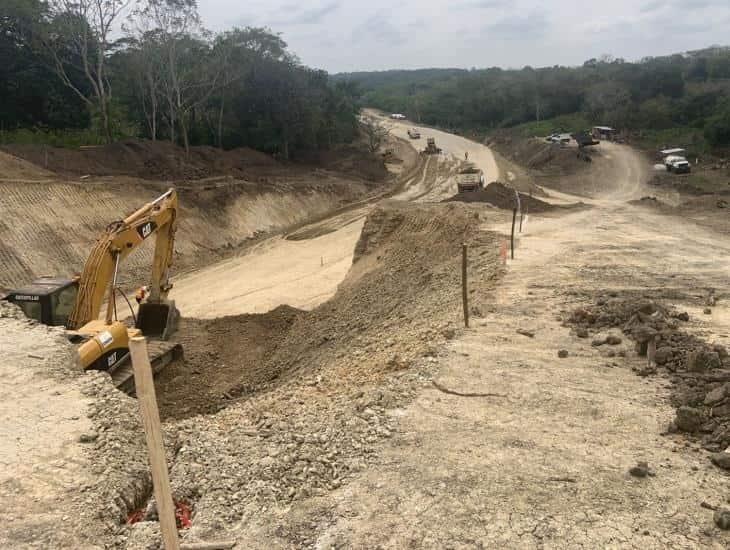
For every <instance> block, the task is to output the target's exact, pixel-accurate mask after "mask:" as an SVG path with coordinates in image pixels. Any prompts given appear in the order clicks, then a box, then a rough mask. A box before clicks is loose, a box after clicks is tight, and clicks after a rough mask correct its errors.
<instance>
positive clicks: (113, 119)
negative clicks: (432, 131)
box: [0, 0, 357, 158]
mask: <svg viewBox="0 0 730 550" xmlns="http://www.w3.org/2000/svg"><path fill="white" fill-rule="evenodd" d="M123 13H124V15H123ZM120 25H121V26H122V27H123V29H124V32H123V35H122V36H115V37H114V39H112V36H111V35H112V33H111V32H110V28H111V27H113V26H116V27H118V26H120ZM0 28H2V29H3V30H2V31H1V32H0V121H1V122H2V126H3V128H4V129H5V130H13V129H16V128H33V129H51V130H62V129H70V128H92V129H95V131H97V132H98V134H99V136H101V138H102V139H104V140H106V141H109V140H112V139H116V138H119V137H146V138H149V139H153V140H156V139H168V140H171V141H173V142H175V143H179V144H180V145H183V146H185V147H188V146H190V145H196V144H209V145H216V146H219V147H236V146H250V147H254V148H257V149H260V150H263V151H267V152H271V153H275V154H278V155H280V156H282V157H284V158H288V157H289V156H290V155H292V154H296V152H297V151H298V150H311V149H316V148H328V147H331V146H333V145H335V144H337V143H341V142H347V141H350V140H352V139H353V137H354V136H355V134H356V131H357V118H356V113H357V107H356V105H355V100H356V97H355V95H354V93H355V92H356V90H354V89H352V88H351V87H349V86H347V85H335V84H332V83H330V82H329V78H328V75H327V74H326V73H324V72H322V71H318V70H314V69H310V68H308V67H305V66H303V65H302V64H301V63H300V62H299V60H298V58H297V57H296V56H295V55H294V54H293V53H291V52H290V51H289V50H288V47H287V44H286V43H285V42H284V41H283V40H282V38H281V36H280V35H278V34H276V33H274V32H272V31H271V30H269V29H267V28H254V27H246V28H233V29H229V30H227V31H225V32H222V33H220V34H217V35H216V34H213V33H211V32H210V31H208V30H207V29H205V28H204V27H203V26H202V24H201V21H200V18H199V17H198V13H197V4H196V1H195V0H100V1H97V0H93V1H92V0H73V1H72V0H49V1H48V2H46V1H43V0H3V2H2V5H1V6H0Z"/></svg>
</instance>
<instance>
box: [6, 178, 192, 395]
mask: <svg viewBox="0 0 730 550" xmlns="http://www.w3.org/2000/svg"><path fill="white" fill-rule="evenodd" d="M177 211H178V199H177V192H176V191H175V189H173V188H171V189H169V190H168V191H166V192H165V193H163V194H162V195H160V196H159V197H157V198H156V199H155V200H153V201H152V202H149V203H147V204H145V205H144V206H143V207H141V208H139V209H138V210H136V211H135V212H133V213H132V214H130V215H129V216H127V217H126V218H124V219H123V220H119V221H115V222H113V223H111V224H109V225H108V226H107V228H106V231H105V232H104V233H103V234H102V235H101V236H100V237H99V239H97V241H96V244H95V245H94V247H93V249H92V251H91V254H89V257H88V258H87V260H86V263H85V264H84V268H83V271H82V272H81V274H80V275H79V276H77V277H74V278H71V279H69V278H62V277H41V278H39V279H36V280H35V281H33V282H32V283H30V284H28V285H25V286H23V287H21V288H18V289H16V290H12V291H10V292H9V293H8V294H7V295H6V296H5V297H4V299H5V300H7V301H9V302H12V303H14V304H15V305H17V306H18V307H20V309H21V310H23V312H24V313H25V315H26V316H27V317H29V318H31V319H35V320H36V321H38V322H40V323H43V324H46V325H51V326H64V327H65V328H66V329H67V336H68V339H69V341H71V342H72V343H73V344H76V346H77V350H78V356H79V360H80V363H81V366H82V367H83V368H84V369H87V370H88V369H95V370H101V371H105V372H108V373H109V374H110V375H111V377H112V380H113V381H114V384H115V385H116V386H117V387H118V388H119V389H121V390H122V391H125V392H126V393H129V394H130V395H133V394H134V376H133V371H132V367H131V361H130V356H129V341H130V340H131V339H132V338H133V337H135V336H140V335H142V336H145V337H147V340H148V349H149V352H150V363H151V364H152V368H153V371H154V372H155V373H156V372H158V371H159V370H161V369H162V368H164V367H165V366H166V365H167V364H169V363H170V362H171V361H172V360H174V359H177V358H180V357H181V356H182V346H181V345H180V344H178V343H174V342H169V341H168V338H169V337H170V336H171V334H172V333H173V332H174V330H175V328H176V325H177V319H178V317H179V312H178V311H177V308H175V303H174V302H173V301H171V300H168V298H167V295H168V293H169V291H170V289H171V288H172V285H171V284H170V282H169V279H168V277H169V268H170V265H171V263H172V254H173V246H174V242H175V230H176V224H177ZM152 236H155V237H156V241H155V252H154V256H153V261H152V280H151V283H150V285H149V287H148V288H149V294H148V295H147V296H146V298H145V299H144V300H143V301H141V302H140V304H139V308H138V311H137V314H136V316H135V314H134V310H133V308H132V306H131V303H129V300H127V298H126V296H125V295H124V294H123V293H121V290H120V289H119V288H118V287H117V276H118V273H119V264H120V263H121V262H122V261H123V260H124V259H125V258H126V257H127V256H129V255H130V254H131V253H132V252H133V251H134V250H135V249H137V248H138V247H139V246H140V245H142V244H143V243H144V242H145V241H146V240H147V239H148V238H150V237H152ZM117 293H119V294H121V296H122V297H123V298H124V299H125V300H126V301H127V304H128V305H129V309H130V312H131V317H132V320H133V326H128V325H127V323H126V322H124V321H120V320H119V319H118V317H117V300H116V298H117ZM105 300H106V314H105V317H104V318H103V319H102V318H100V314H101V310H102V306H103V303H104V301H105Z"/></svg>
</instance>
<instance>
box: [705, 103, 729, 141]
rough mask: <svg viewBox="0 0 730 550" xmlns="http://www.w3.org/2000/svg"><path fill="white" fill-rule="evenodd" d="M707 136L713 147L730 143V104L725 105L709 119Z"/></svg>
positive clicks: (706, 128) (706, 127) (706, 129)
mask: <svg viewBox="0 0 730 550" xmlns="http://www.w3.org/2000/svg"><path fill="white" fill-rule="evenodd" d="M705 138H706V139H707V141H708V142H709V143H710V145H712V146H713V147H723V146H727V145H730V105H725V107H724V108H723V109H721V110H720V111H719V112H718V113H717V114H716V115H715V116H713V117H711V118H710V119H709V120H708V121H707V124H706V125H705Z"/></svg>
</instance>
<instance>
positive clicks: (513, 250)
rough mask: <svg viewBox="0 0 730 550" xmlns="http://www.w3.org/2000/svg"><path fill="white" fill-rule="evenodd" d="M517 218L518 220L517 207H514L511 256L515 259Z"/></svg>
mask: <svg viewBox="0 0 730 550" xmlns="http://www.w3.org/2000/svg"><path fill="white" fill-rule="evenodd" d="M515 220H517V209H516V208H513V209H512V235H511V237H510V247H511V257H512V259H513V260H514V259H515Z"/></svg>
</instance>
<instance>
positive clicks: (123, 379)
mask: <svg viewBox="0 0 730 550" xmlns="http://www.w3.org/2000/svg"><path fill="white" fill-rule="evenodd" d="M147 351H148V353H149V356H150V364H151V365H152V375H153V376H154V375H156V374H157V373H158V372H160V371H161V370H162V369H164V368H165V367H166V366H167V365H169V364H170V363H171V362H172V361H174V360H176V359H180V358H181V357H182V356H183V348H182V345H181V344H180V343H178V342H169V341H165V340H155V339H149V340H148V341H147ZM111 377H112V381H113V382H114V385H115V386H116V387H117V389H119V390H120V391H123V392H124V393H126V394H127V395H131V396H134V395H135V393H136V391H135V387H134V370H133V369H132V361H131V360H130V357H129V355H127V356H126V357H125V358H124V359H123V360H122V361H121V362H120V364H119V365H118V366H117V367H116V368H115V369H114V370H113V371H112V372H111Z"/></svg>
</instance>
